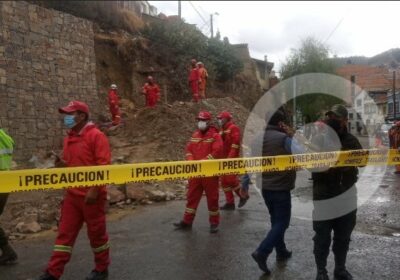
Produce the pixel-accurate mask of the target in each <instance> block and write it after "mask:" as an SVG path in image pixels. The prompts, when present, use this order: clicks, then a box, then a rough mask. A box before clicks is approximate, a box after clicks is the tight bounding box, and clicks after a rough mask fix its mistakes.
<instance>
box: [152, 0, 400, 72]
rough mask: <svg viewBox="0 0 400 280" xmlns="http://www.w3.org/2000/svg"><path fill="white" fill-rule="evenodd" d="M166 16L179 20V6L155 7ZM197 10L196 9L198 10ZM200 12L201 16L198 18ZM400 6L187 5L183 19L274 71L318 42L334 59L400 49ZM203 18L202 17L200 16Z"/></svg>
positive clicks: (168, 3) (164, 3)
mask: <svg viewBox="0 0 400 280" xmlns="http://www.w3.org/2000/svg"><path fill="white" fill-rule="evenodd" d="M149 3H150V4H152V5H154V6H156V7H157V8H158V12H159V13H160V12H162V13H164V14H166V15H177V14H178V1H149ZM193 6H194V7H193ZM196 10H197V12H196ZM399 12H400V2H383V1H382V2H381V1H379V2H378V1H376V2H369V1H368V2H353V1H348V2H333V1H332V2H297V1H296V2H281V1H277V2H274V1H182V17H183V18H184V19H185V21H186V22H188V23H194V24H196V25H197V27H198V28H199V29H201V30H202V31H203V33H204V34H206V35H210V27H209V26H210V14H214V13H218V15H214V34H215V32H216V31H217V30H219V31H220V33H221V36H222V37H225V36H226V37H228V38H229V41H230V42H231V43H234V44H237V43H247V44H249V49H250V54H251V56H252V57H254V58H258V59H264V55H267V56H268V61H271V62H274V63H275V67H274V70H276V71H279V68H280V65H281V64H282V62H284V61H285V60H286V58H287V56H288V55H289V54H290V50H291V49H293V48H298V47H299V45H300V42H301V39H303V38H305V37H307V36H314V37H315V38H317V39H319V40H320V41H321V42H323V43H325V44H326V45H327V46H328V47H329V49H330V50H331V53H332V55H334V54H335V55H338V56H340V57H343V56H352V55H357V56H369V57H370V56H374V55H376V54H379V53H381V52H384V51H386V50H389V49H391V48H398V47H400V34H399V32H398V30H399V22H400V21H399V17H398V13H399ZM199 14H200V15H199Z"/></svg>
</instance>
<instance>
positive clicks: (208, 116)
mask: <svg viewBox="0 0 400 280" xmlns="http://www.w3.org/2000/svg"><path fill="white" fill-rule="evenodd" d="M196 119H197V120H204V121H209V120H211V114H210V113H209V112H207V111H201V112H200V113H199V114H198V115H197V118H196Z"/></svg>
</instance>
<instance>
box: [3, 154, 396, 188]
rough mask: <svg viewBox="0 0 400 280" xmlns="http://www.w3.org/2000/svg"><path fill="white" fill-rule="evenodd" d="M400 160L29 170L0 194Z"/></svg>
mask: <svg viewBox="0 0 400 280" xmlns="http://www.w3.org/2000/svg"><path fill="white" fill-rule="evenodd" d="M396 164H400V152H399V151H398V150H387V149H385V150H384V149H371V150H356V151H337V152H324V153H311V154H296V155H284V156H273V157H250V158H234V159H219V160H201V161H172V162H150V163H135V164H123V165H102V166H83V167H69V168H52V169H28V170H15V171H1V172H0V182H1V185H0V193H10V192H20V191H32V190H48V189H63V188H72V187H90V186H101V185H107V184H124V183H131V182H132V183H137V182H148V181H166V180H185V179H189V178H195V177H212V176H220V175H228V174H238V175H240V174H245V173H259V172H277V171H287V170H301V169H309V170H310V171H313V170H318V169H320V168H332V167H345V166H358V167H362V166H366V165H377V166H378V165H396Z"/></svg>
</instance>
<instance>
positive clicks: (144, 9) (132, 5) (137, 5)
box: [114, 1, 157, 16]
mask: <svg viewBox="0 0 400 280" xmlns="http://www.w3.org/2000/svg"><path fill="white" fill-rule="evenodd" d="M114 3H115V5H117V7H118V8H120V9H127V10H130V11H133V12H135V13H136V14H137V15H142V14H145V15H149V16H157V8H156V7H154V6H153V5H150V3H149V2H148V1H115V2H114Z"/></svg>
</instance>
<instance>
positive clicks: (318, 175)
mask: <svg viewBox="0 0 400 280" xmlns="http://www.w3.org/2000/svg"><path fill="white" fill-rule="evenodd" d="M339 139H340V143H341V145H342V149H341V150H342V151H346V150H347V151H348V150H360V149H362V146H361V144H360V142H359V141H358V139H357V138H356V137H355V136H353V135H352V134H350V133H348V132H347V131H346V132H345V133H343V134H342V135H340V137H339ZM312 178H313V197H314V200H322V199H329V198H332V197H335V196H338V195H340V194H342V193H344V192H346V191H347V190H348V189H350V188H351V187H352V186H353V185H354V184H355V183H356V182H357V179H358V168H357V167H353V166H350V167H336V168H330V169H328V170H327V171H325V172H314V173H313V174H312Z"/></svg>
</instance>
